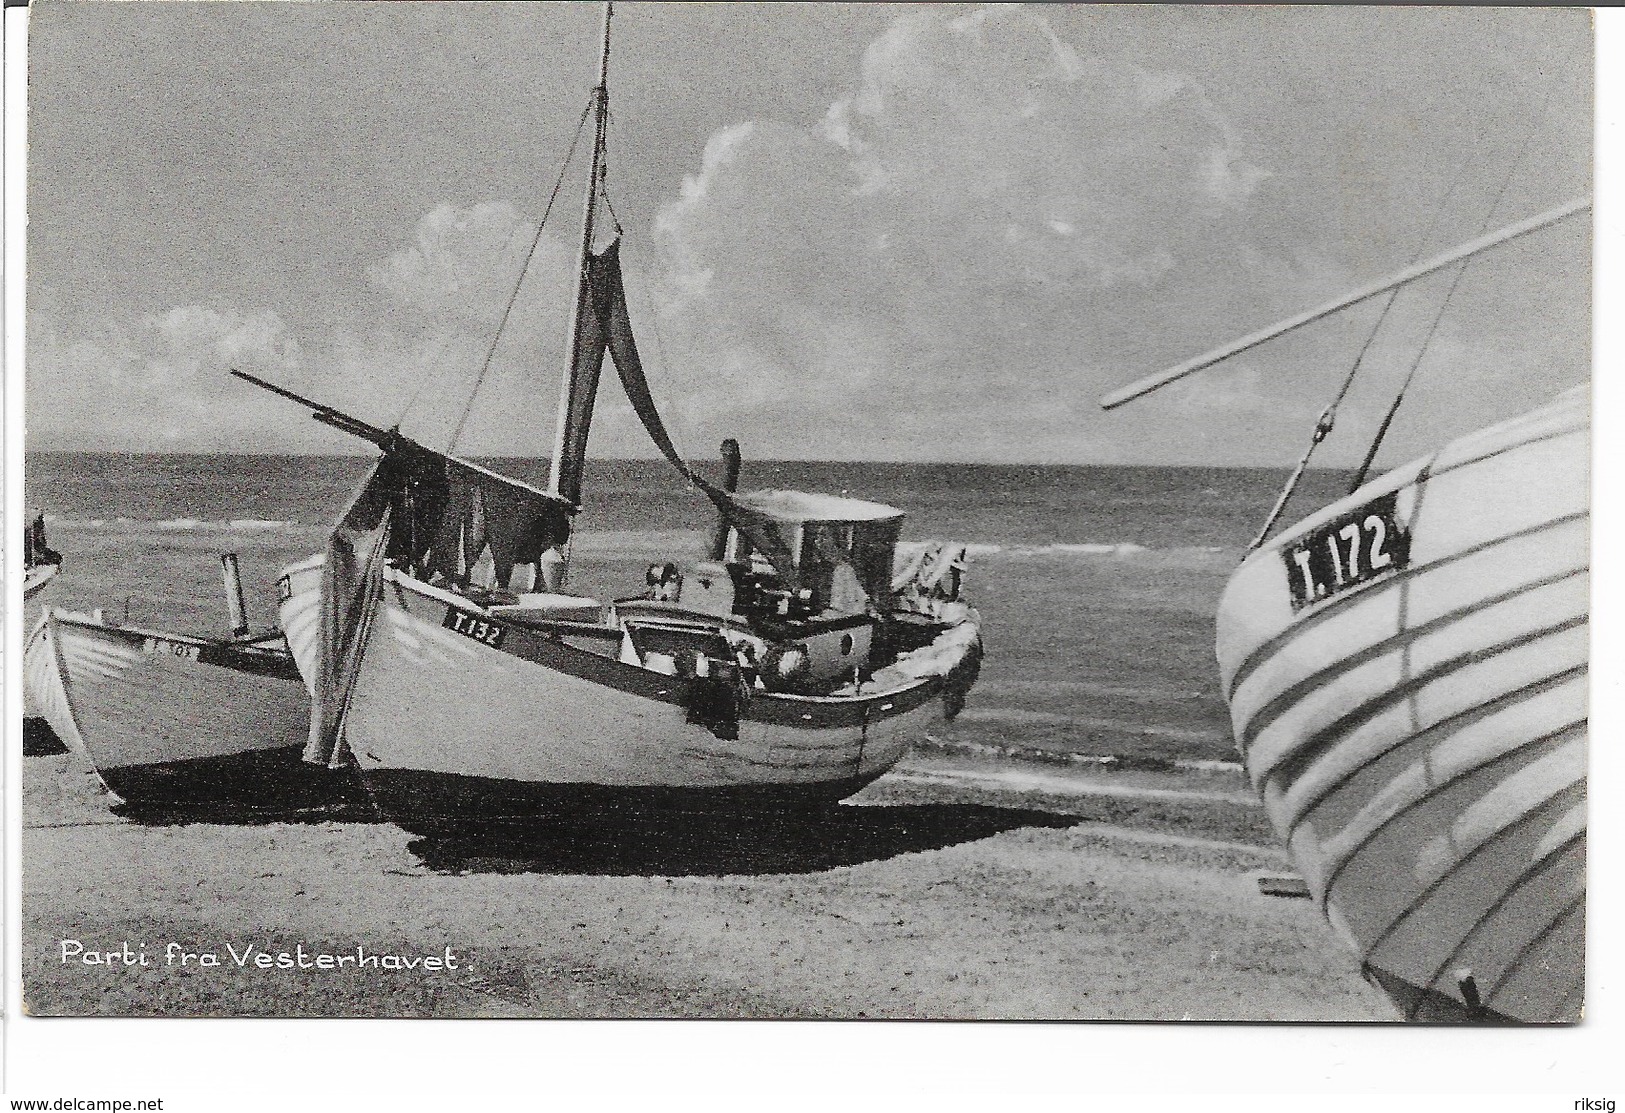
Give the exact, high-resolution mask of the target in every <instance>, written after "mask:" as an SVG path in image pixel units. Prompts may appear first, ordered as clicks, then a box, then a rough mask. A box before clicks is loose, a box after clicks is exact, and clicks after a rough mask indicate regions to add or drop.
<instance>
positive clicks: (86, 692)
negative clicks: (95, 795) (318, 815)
mask: <svg viewBox="0 0 1625 1113" xmlns="http://www.w3.org/2000/svg"><path fill="white" fill-rule="evenodd" d="M46 639H47V642H48V646H49V652H50V654H51V657H52V658H53V659H54V663H55V665H56V673H57V681H58V684H57V687H56V691H57V692H58V693H59V697H60V701H61V704H63V705H65V707H62V706H58V707H56V708H55V713H56V716H57V717H58V718H60V716H61V715H62V713H63V711H64V710H65V711H66V714H67V725H68V726H70V727H71V729H72V731H73V733H74V735H75V736H76V737H77V740H78V745H79V746H80V747H81V748H82V749H83V751H84V752H85V754H86V755H87V756H88V757H89V758H90V760H91V762H92V764H94V766H95V767H96V772H97V774H98V775H99V776H100V777H101V778H102V781H103V782H104V783H105V784H106V785H107V787H108V788H109V789H111V790H112V791H113V792H114V793H116V794H117V795H119V796H120V797H122V798H123V799H124V801H125V802H126V803H127V804H128V805H130V806H131V807H132V808H136V809H140V808H148V807H184V808H235V807H246V808H256V809H274V810H281V809H285V808H297V807H305V806H313V805H319V804H326V803H331V802H334V801H336V800H337V799H338V798H339V797H340V796H341V795H342V784H341V782H342V777H340V776H338V775H336V774H334V773H332V772H330V771H328V770H325V769H320V768H317V767H312V766H309V765H306V764H305V763H304V762H302V761H301V760H300V759H301V754H302V752H303V747H304V742H305V734H306V724H307V722H308V717H309V698H308V696H307V694H306V692H305V691H304V687H303V685H302V684H301V683H300V680H299V676H298V674H297V672H296V671H295V669H294V666H293V664H292V662H291V660H290V659H289V656H288V655H287V654H286V653H284V652H278V651H276V650H274V649H264V648H251V647H245V646H239V645H232V644H222V643H218V642H211V641H207V640H205V639H200V638H192V637H187V636H184V635H171V634H159V633H154V632H151V631H145V630H137V629H132V628H128V627H110V626H103V625H100V624H98V623H95V622H92V621H88V620H86V619H82V618H76V617H70V616H65V615H59V614H50V615H48V616H47V622H46ZM46 687H47V688H49V686H48V685H47V686H46ZM48 714H49V712H48ZM53 725H55V721H53ZM58 734H59V736H62V737H63V738H64V740H65V741H67V738H68V736H67V735H65V734H63V731H62V729H61V728H60V727H59V728H58ZM70 744H72V743H70Z"/></svg>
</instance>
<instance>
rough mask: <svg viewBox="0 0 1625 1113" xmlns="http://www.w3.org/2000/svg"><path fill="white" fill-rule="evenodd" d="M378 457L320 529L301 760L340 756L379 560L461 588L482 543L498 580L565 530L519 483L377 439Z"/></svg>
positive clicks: (544, 502)
mask: <svg viewBox="0 0 1625 1113" xmlns="http://www.w3.org/2000/svg"><path fill="white" fill-rule="evenodd" d="M382 447H383V448H384V455H383V456H382V457H380V458H379V460H378V462H377V463H376V464H375V465H373V469H372V471H371V472H370V473H369V474H368V476H367V479H366V482H364V483H363V484H362V485H361V489H360V490H359V491H358V492H357V493H356V495H355V497H354V498H353V499H352V500H351V501H350V505H349V506H348V507H347V508H346V510H345V512H344V514H343V515H342V516H341V517H340V519H339V521H338V523H337V524H336V525H335V526H334V527H333V531H332V533H331V534H330V535H329V536H328V542H327V556H326V562H325V563H324V565H323V567H322V592H321V654H320V659H319V663H318V667H317V676H316V678H315V691H314V693H313V698H312V700H311V722H310V739H309V741H308V742H307V743H306V746H305V755H304V756H305V760H306V761H310V762H314V763H317V764H333V765H337V764H339V763H341V762H342V761H343V759H344V756H345V755H344V749H343V726H344V712H345V707H346V706H347V705H348V703H349V693H350V689H351V687H352V686H353V685H354V684H355V674H356V669H357V668H358V667H359V665H360V659H361V652H362V649H363V648H364V646H365V644H366V640H367V632H368V628H369V627H370V625H371V622H372V616H373V612H374V610H375V608H376V606H377V604H378V600H379V598H380V597H381V595H382V594H383V576H384V568H385V566H386V565H394V566H395V567H398V568H402V569H404V570H406V571H409V572H411V573H412V574H413V575H415V576H418V577H419V578H421V579H423V580H425V581H428V582H435V581H437V580H438V581H440V582H444V583H447V584H452V585H466V584H467V583H468V572H469V569H471V568H472V567H473V566H474V565H475V563H476V562H478V561H479V560H480V558H481V557H482V556H483V554H484V553H485V551H486V549H487V548H489V550H490V553H491V559H492V563H493V565H494V568H495V571H496V580H497V586H501V587H507V586H509V584H510V579H511V577H512V575H513V572H514V568H515V566H516V565H525V564H535V563H536V562H537V561H538V560H539V559H540V557H541V555H542V553H543V552H545V551H546V550H547V549H549V548H552V547H554V546H560V545H563V543H564V542H565V541H566V540H568V538H569V536H570V513H571V510H572V508H571V507H570V506H569V505H568V504H567V503H564V502H562V501H561V500H559V499H558V498H555V497H554V496H552V495H549V494H548V493H546V492H545V491H539V490H537V489H536V488H534V487H531V486H530V485H528V484H525V483H521V482H519V481H518V480H514V479H508V478H506V477H504V476H501V475H498V474H496V473H495V472H492V471H488V470H486V469H485V468H482V467H480V466H479V465H477V464H472V463H469V462H468V461H467V460H460V459H458V458H457V457H455V456H447V455H444V454H443V453H439V452H434V451H432V450H430V449H427V448H424V447H422V446H421V445H419V444H416V443H415V442H413V441H410V440H408V439H406V438H404V437H400V436H398V435H397V436H394V437H393V438H384V440H383V444H382Z"/></svg>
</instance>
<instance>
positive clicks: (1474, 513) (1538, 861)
mask: <svg viewBox="0 0 1625 1113" xmlns="http://www.w3.org/2000/svg"><path fill="white" fill-rule="evenodd" d="M1580 207H1583V206H1571V207H1570V208H1569V209H1568V210H1565V211H1564V215H1566V214H1567V212H1575V211H1579V208H1580ZM1547 216H1548V217H1550V216H1551V214H1547ZM1560 218H1561V217H1555V218H1553V219H1560ZM1540 219H1541V218H1537V221H1535V222H1525V225H1523V226H1515V227H1523V228H1526V229H1527V230H1533V228H1534V227H1538V226H1544V225H1543V224H1541V223H1540V222H1539V221H1540ZM1545 222H1546V223H1550V220H1546V221H1545ZM1498 235H1499V234H1498ZM1494 238H1495V237H1488V239H1494ZM1496 242H1505V241H1504V240H1496ZM1469 246H1471V245H1469ZM1488 246H1493V244H1484V245H1482V246H1480V247H1479V248H1478V249H1477V250H1484V249H1487V247H1488ZM1472 253H1473V252H1469V251H1466V250H1465V249H1463V251H1461V252H1458V253H1454V255H1455V259H1454V261H1462V260H1464V259H1465V258H1467V256H1468V255H1470V254H1472ZM1445 265H1447V264H1445ZM1420 273H1428V272H1427V270H1426V268H1425V265H1424V266H1422V267H1418V268H1412V270H1411V271H1410V272H1406V274H1408V275H1410V276H1411V277H1418V276H1419V275H1420ZM1409 280H1410V278H1408V277H1405V275H1401V276H1396V279H1395V280H1391V281H1390V283H1389V284H1379V285H1378V286H1377V287H1376V288H1375V289H1374V290H1372V292H1381V290H1383V289H1389V288H1392V286H1393V285H1397V284H1398V283H1400V282H1403V281H1409ZM1371 289H1372V288H1368V290H1371ZM1366 296H1369V295H1366ZM1354 300H1359V298H1358V297H1357V296H1352V295H1351V297H1350V298H1349V299H1345V300H1343V301H1342V302H1341V304H1351V303H1352V301H1354ZM1338 307H1339V306H1338V305H1337V304H1334V305H1333V306H1330V307H1324V312H1329V311H1333V310H1335V309H1336V308H1338ZM1324 312H1323V311H1316V314H1318V315H1324ZM1313 316H1314V315H1313V314H1305V315H1302V316H1301V317H1299V318H1294V319H1293V321H1289V322H1285V323H1283V325H1281V326H1277V327H1276V328H1275V329H1268V330H1264V331H1263V332H1261V333H1257V334H1254V336H1253V337H1249V338H1248V339H1247V340H1246V341H1242V342H1238V345H1239V344H1246V345H1247V346H1251V344H1253V343H1258V342H1262V340H1264V339H1267V338H1268V337H1270V336H1274V335H1279V334H1280V332H1282V331H1285V330H1286V329H1287V328H1290V327H1295V324H1294V322H1296V323H1303V322H1304V321H1305V320H1307V319H1312V317H1313ZM1238 345H1231V346H1229V347H1227V348H1225V349H1220V350H1219V351H1218V352H1216V353H1210V355H1208V356H1204V357H1201V358H1199V359H1197V360H1193V361H1191V362H1190V363H1188V364H1184V365H1181V367H1180V368H1176V369H1174V371H1173V372H1169V373H1165V375H1164V376H1159V377H1158V378H1159V379H1161V380H1162V381H1172V379H1173V378H1176V377H1179V375H1181V374H1186V373H1189V372H1190V371H1192V370H1197V369H1200V368H1201V367H1205V366H1209V365H1211V363H1213V362H1217V361H1218V360H1219V359H1222V358H1225V357H1226V356H1227V355H1229V354H1233V352H1234V351H1236V350H1239V347H1238ZM1156 385H1160V382H1152V383H1149V384H1148V383H1141V384H1136V385H1135V386H1134V387H1130V388H1127V389H1125V390H1124V391H1122V392H1119V394H1118V395H1114V396H1113V397H1112V398H1110V399H1108V402H1111V403H1112V404H1117V403H1118V402H1121V401H1126V400H1127V398H1128V397H1133V396H1135V395H1136V394H1137V393H1143V391H1144V390H1146V389H1154V388H1155V386H1156ZM1395 404H1396V405H1397V399H1396V402H1395ZM1317 440H1318V437H1317ZM1374 454H1375V448H1374V447H1373V450H1372V452H1370V453H1368V455H1367V461H1368V463H1369V460H1370V459H1371V457H1372V456H1374ZM1589 458H1590V436H1589V405H1588V390H1587V388H1586V387H1577V388H1574V389H1572V390H1570V391H1568V392H1566V393H1564V394H1563V395H1561V396H1560V397H1558V398H1557V399H1556V400H1554V401H1553V402H1551V403H1549V404H1547V405H1545V406H1542V407H1540V408H1539V409H1537V410H1535V411H1533V412H1531V413H1528V414H1525V415H1523V416H1521V417H1518V418H1515V419H1512V420H1510V421H1507V422H1504V423H1502V424H1498V425H1495V426H1492V427H1490V428H1487V429H1483V430H1480V431H1478V432H1476V433H1473V434H1470V435H1468V436H1465V437H1461V438H1459V439H1457V440H1454V441H1451V442H1450V443H1448V444H1446V445H1444V446H1443V447H1442V448H1440V449H1438V450H1437V451H1435V452H1433V453H1431V454H1429V455H1427V456H1425V457H1423V458H1422V459H1419V460H1415V461H1413V462H1411V463H1409V464H1406V465H1404V466H1402V467H1399V468H1396V469H1394V470H1393V471H1391V472H1388V473H1387V474H1385V475H1382V476H1379V477H1378V478H1376V479H1373V480H1371V481H1370V482H1366V483H1361V484H1359V485H1357V487H1356V489H1355V490H1353V491H1352V492H1351V493H1350V494H1349V495H1348V496H1347V497H1346V498H1343V499H1341V500H1339V501H1337V502H1334V503H1332V504H1331V505H1329V506H1327V507H1325V508H1323V509H1321V510H1319V511H1318V512H1316V513H1314V514H1311V515H1310V516H1308V517H1307V518H1305V519H1303V520H1302V521H1300V522H1298V523H1296V524H1294V525H1291V526H1289V527H1287V528H1285V529H1283V530H1282V531H1280V533H1279V534H1277V535H1276V536H1275V537H1274V538H1272V539H1271V540H1269V541H1268V542H1267V543H1264V542H1263V541H1262V537H1263V535H1262V534H1261V535H1260V542H1259V543H1255V548H1254V549H1253V551H1251V552H1250V553H1249V554H1248V555H1247V557H1246V558H1245V559H1244V560H1243V561H1242V563H1241V565H1240V566H1239V567H1238V568H1237V569H1236V571H1235V573H1234V574H1233V575H1232V576H1231V578H1230V581H1229V583H1228V585H1227V587H1226V590H1225V593H1224V595H1223V597H1222V599H1221V601H1220V604H1219V610H1218V616H1217V655H1218V660H1219V672H1220V682H1221V685H1222V688H1223V692H1224V695H1225V697H1226V699H1227V700H1228V701H1229V706H1230V712H1231V718H1232V724H1233V726H1234V730H1235V736H1236V741H1237V745H1238V747H1239V749H1240V750H1241V754H1242V757H1243V759H1244V763H1245V765H1246V768H1247V772H1248V774H1249V776H1250V777H1251V779H1252V782H1253V784H1254V786H1255V787H1256V788H1257V789H1258V791H1259V792H1260V794H1261V796H1262V798H1263V802H1264V806H1265V808H1266V810H1267V811H1268V813H1269V816H1270V819H1271V820H1272V822H1273V824H1274V825H1275V827H1276V829H1277V830H1278V831H1279V832H1280V833H1281V835H1282V837H1283V838H1285V839H1286V841H1287V843H1288V845H1289V847H1290V849H1291V851H1292V854H1293V856H1294V858H1295V860H1296V862H1297V864H1298V866H1299V868H1300V870H1301V871H1302V873H1303V877H1304V881H1305V882H1306V884H1307V888H1308V890H1309V892H1310V894H1311V895H1312V896H1313V897H1314V899H1315V900H1316V901H1317V902H1319V904H1320V906H1321V907H1322V909H1323V910H1324V911H1325V913H1326V915H1327V917H1328V919H1329V920H1330V922H1331V924H1332V925H1333V927H1334V928H1335V929H1336V931H1337V932H1338V934H1339V935H1340V936H1342V938H1343V939H1344V940H1346V941H1347V943H1348V944H1349V945H1350V946H1351V947H1353V948H1354V950H1355V951H1356V953H1357V954H1358V955H1359V957H1360V960H1361V963H1362V969H1363V970H1364V971H1365V973H1366V975H1367V977H1368V978H1369V979H1370V980H1371V981H1372V982H1373V983H1374V984H1376V985H1378V986H1379V987H1381V988H1382V989H1383V990H1384V991H1386V992H1387V993H1388V995H1389V996H1390V998H1391V999H1392V1000H1393V1001H1394V1002H1395V1004H1396V1005H1397V1006H1398V1007H1399V1009H1400V1010H1401V1012H1402V1014H1403V1015H1404V1016H1405V1017H1406V1018H1407V1019H1416V1020H1434V1021H1437V1020H1502V1021H1520V1022H1532V1023H1551V1022H1572V1021H1576V1020H1578V1019H1579V1017H1580V1014H1581V1007H1582V1002H1583V994H1584V980H1585V979H1584V965H1585V962H1584V956H1585V893H1586V877H1585V860H1586V798H1585V797H1586V742H1587V725H1586V724H1587V688H1586V685H1587V672H1588V662H1589V658H1588V634H1589V631H1588V617H1589V570H1590V558H1589V530H1590V502H1589V489H1590V485H1589V476H1590V466H1589ZM1300 471H1301V468H1300ZM1284 502H1285V497H1283V499H1282V501H1281V502H1279V503H1277V511H1279V509H1280V507H1281V506H1282V505H1283V504H1284ZM1268 528H1269V527H1268V526H1266V532H1267V531H1268Z"/></svg>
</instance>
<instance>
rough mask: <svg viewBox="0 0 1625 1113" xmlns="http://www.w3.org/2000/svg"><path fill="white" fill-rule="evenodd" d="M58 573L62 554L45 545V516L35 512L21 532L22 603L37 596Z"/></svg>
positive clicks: (60, 569) (60, 567)
mask: <svg viewBox="0 0 1625 1113" xmlns="http://www.w3.org/2000/svg"><path fill="white" fill-rule="evenodd" d="M60 571H62V554H61V553H59V552H57V551H56V550H55V549H53V548H51V546H50V545H49V544H47V542H46V539H45V515H44V514H42V513H40V512H39V511H38V510H35V511H33V512H32V513H31V514H30V516H29V523H28V528H27V529H25V530H23V602H25V603H26V602H27V601H28V600H30V599H32V598H34V596H36V595H38V594H39V593H40V591H41V590H43V589H44V587H45V585H46V584H48V583H50V582H51V581H52V580H54V579H55V578H56V575H57V573H58V572H60Z"/></svg>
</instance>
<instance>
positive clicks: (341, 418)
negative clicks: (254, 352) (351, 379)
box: [231, 367, 405, 449]
mask: <svg viewBox="0 0 1625 1113" xmlns="http://www.w3.org/2000/svg"><path fill="white" fill-rule="evenodd" d="M231 373H232V374H233V375H235V376H236V377H237V378H239V379H242V380H243V381H244V382H247V383H253V384H254V385H255V386H257V387H259V388H261V389H262V390H268V391H270V392H271V393H272V394H280V395H281V396H282V397H284V398H287V399H290V400H292V401H294V402H297V403H299V404H300V405H301V406H308V407H310V410H311V414H310V416H311V417H313V418H315V419H316V420H317V421H320V422H322V423H323V424H324V425H331V426H333V428H335V429H339V430H342V431H343V432H346V433H349V434H351V435H352V436H356V437H360V438H361V439H362V440H367V441H371V442H372V443H373V444H375V445H377V446H378V447H379V448H384V449H387V448H388V447H389V446H390V445H391V444H395V443H400V442H404V441H405V438H404V437H402V436H401V435H400V434H399V433H396V432H394V431H393V430H390V429H380V428H379V427H378V426H376V425H368V424H367V423H366V422H365V421H362V420H361V419H360V418H358V417H351V416H350V415H349V414H347V413H344V412H343V411H342V410H335V409H334V408H333V407H332V406H329V405H326V404H325V403H322V402H317V401H313V400H312V399H309V398H306V397H305V396H304V395H302V394H295V393H294V392H293V391H291V390H288V389H287V388H286V387H280V386H277V385H276V384H275V383H272V382H267V381H265V380H264V379H262V378H260V377H259V376H258V375H250V374H249V373H248V372H247V371H239V370H237V369H236V368H235V367H233V368H232V369H231Z"/></svg>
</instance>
